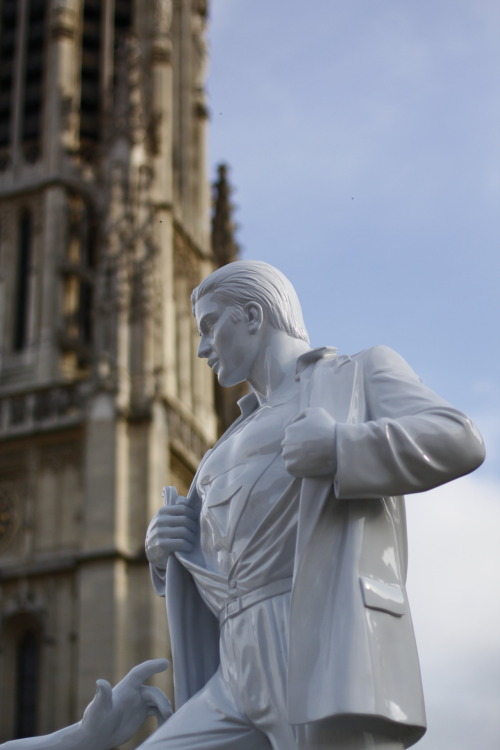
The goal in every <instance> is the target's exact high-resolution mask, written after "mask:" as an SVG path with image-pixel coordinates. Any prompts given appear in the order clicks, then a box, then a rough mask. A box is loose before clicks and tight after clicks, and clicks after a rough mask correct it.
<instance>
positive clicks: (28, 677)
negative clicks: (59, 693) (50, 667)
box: [15, 629, 40, 738]
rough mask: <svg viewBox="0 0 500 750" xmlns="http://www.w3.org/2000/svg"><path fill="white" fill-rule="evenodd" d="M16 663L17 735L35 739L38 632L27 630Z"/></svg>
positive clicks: (18, 650) (23, 635)
mask: <svg viewBox="0 0 500 750" xmlns="http://www.w3.org/2000/svg"><path fill="white" fill-rule="evenodd" d="M16 662H17V664H16V677H17V679H16V683H17V684H16V706H15V711H16V713H15V717H16V718H15V722H16V727H15V735H16V738H18V737H33V736H34V735H35V734H36V733H37V704H38V681H39V671H40V637H39V633H38V632H37V631H36V630H34V629H30V630H26V631H25V632H24V633H23V634H22V635H21V636H20V637H19V639H18V642H17V652H16Z"/></svg>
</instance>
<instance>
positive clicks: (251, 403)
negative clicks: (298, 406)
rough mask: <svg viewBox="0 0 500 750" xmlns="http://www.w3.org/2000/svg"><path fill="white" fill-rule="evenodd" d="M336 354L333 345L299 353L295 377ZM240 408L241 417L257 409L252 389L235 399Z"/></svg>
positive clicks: (255, 397) (257, 403) (256, 401)
mask: <svg viewBox="0 0 500 750" xmlns="http://www.w3.org/2000/svg"><path fill="white" fill-rule="evenodd" d="M336 356H337V349H336V348H335V347H334V346H320V347H319V348H318V349H310V350H309V351H308V352H306V353H305V354H301V355H300V357H299V358H298V359H297V370H296V374H297V378H299V377H300V374H301V373H302V372H303V371H304V370H305V369H306V367H309V365H313V364H315V363H316V362H317V361H318V360H320V359H332V358H333V357H336ZM237 404H238V406H239V408H240V412H241V416H242V417H243V419H244V418H245V417H248V415H249V414H251V413H252V412H253V411H255V409H257V407H258V405H259V402H258V399H257V396H256V395H255V393H254V392H253V391H251V392H250V393H247V394H246V395H245V396H243V397H242V398H240V399H239V400H238V401H237Z"/></svg>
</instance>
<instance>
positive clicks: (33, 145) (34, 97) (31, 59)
mask: <svg viewBox="0 0 500 750" xmlns="http://www.w3.org/2000/svg"><path fill="white" fill-rule="evenodd" d="M47 5H48V3H47V1H46V0H29V2H28V26H27V29H26V36H25V40H24V45H25V53H24V54H25V57H24V101H23V109H22V126H21V142H22V145H23V152H24V157H25V159H26V161H30V162H33V161H36V160H37V159H38V157H39V155H40V152H41V133H42V113H43V76H44V61H45V38H46V34H45V17H46V13H47Z"/></svg>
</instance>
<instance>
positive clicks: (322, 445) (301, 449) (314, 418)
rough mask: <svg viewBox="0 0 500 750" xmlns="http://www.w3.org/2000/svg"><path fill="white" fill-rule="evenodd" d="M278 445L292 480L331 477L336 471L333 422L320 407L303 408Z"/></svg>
mask: <svg viewBox="0 0 500 750" xmlns="http://www.w3.org/2000/svg"><path fill="white" fill-rule="evenodd" d="M281 446H282V449H283V458H284V460H285V466H286V468H287V471H288V472H289V473H290V474H292V475H293V476H294V477H324V476H332V477H333V476H334V474H335V472H336V470H337V462H336V456H335V420H334V419H333V417H331V416H330V415H329V414H328V412H327V411H326V409H323V408H322V407H321V406H310V407H309V408H307V409H304V411H303V412H302V413H301V414H299V416H298V417H296V418H295V419H294V420H293V421H292V422H290V424H289V425H288V427H287V428H286V429H285V438H284V440H283V442H282V443H281Z"/></svg>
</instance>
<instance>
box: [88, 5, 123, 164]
mask: <svg viewBox="0 0 500 750" xmlns="http://www.w3.org/2000/svg"><path fill="white" fill-rule="evenodd" d="M108 7H109V2H107V1H105V2H102V0H85V1H84V5H83V26H82V68H81V70H82V79H81V98H80V151H81V155H82V157H83V158H84V159H86V160H87V161H92V158H93V155H94V152H95V149H96V146H97V145H98V143H99V140H100V137H101V133H102V130H103V122H102V120H103V117H102V115H103V111H102V103H103V101H104V100H105V98H106V94H109V92H108V91H103V87H104V88H106V87H107V86H109V85H110V83H111V81H110V79H109V78H108V79H107V80H106V79H105V78H104V74H103V70H105V69H108V70H113V68H114V67H115V65H116V60H115V59H114V56H116V50H117V47H118V46H119V45H120V43H121V42H122V40H123V39H124V38H126V36H127V34H128V33H129V31H130V27H131V24H132V0H115V2H114V16H113V18H114V24H113V35H112V37H111V38H114V53H113V50H112V49H111V48H110V47H109V46H106V45H107V39H108V37H109V34H105V33H104V23H105V19H106V17H107V15H108V13H107V9H108ZM112 55H113V59H112ZM104 62H106V64H104Z"/></svg>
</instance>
